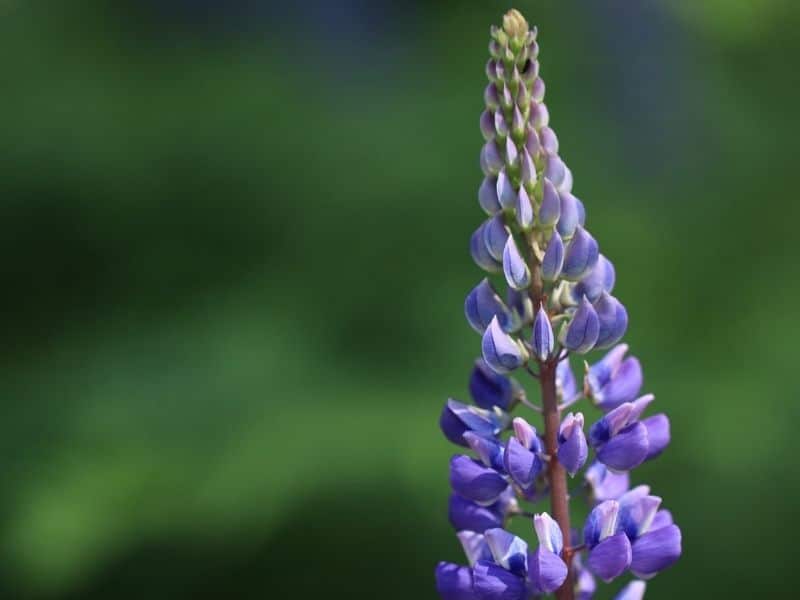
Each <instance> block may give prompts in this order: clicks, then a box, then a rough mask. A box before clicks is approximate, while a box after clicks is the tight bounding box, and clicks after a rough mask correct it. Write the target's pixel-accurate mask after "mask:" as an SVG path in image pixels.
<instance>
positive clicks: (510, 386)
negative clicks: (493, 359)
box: [469, 358, 524, 410]
mask: <svg viewBox="0 0 800 600" xmlns="http://www.w3.org/2000/svg"><path fill="white" fill-rule="evenodd" d="M469 393H470V395H471V396H472V399H473V400H474V401H475V404H477V405H478V406H480V407H481V408H486V409H492V408H493V407H495V406H497V407H498V408H501V409H502V410H509V409H510V408H512V407H513V405H514V403H515V402H516V401H517V399H519V398H520V397H521V396H523V395H524V392H523V391H522V388H520V386H519V384H518V383H517V382H516V381H514V380H513V379H512V378H510V377H507V376H506V375H501V374H499V373H495V372H494V371H493V370H492V369H490V368H489V365H487V364H486V361H484V360H483V359H482V358H479V359H477V360H476V361H475V367H474V368H473V369H472V373H471V374H470V377H469Z"/></svg>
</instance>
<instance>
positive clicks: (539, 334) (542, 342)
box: [531, 306, 555, 361]
mask: <svg viewBox="0 0 800 600" xmlns="http://www.w3.org/2000/svg"><path fill="white" fill-rule="evenodd" d="M531 342H532V344H531V345H532V346H533V353H534V355H535V356H536V358H538V359H539V360H541V361H545V360H547V359H548V358H549V357H550V354H551V353H552V352H553V348H554V347H555V336H554V335H553V326H552V325H551V324H550V318H549V317H548V316H547V312H545V310H544V308H542V307H541V306H540V307H539V310H538V311H537V312H536V318H535V319H534V321H533V339H532V340H531Z"/></svg>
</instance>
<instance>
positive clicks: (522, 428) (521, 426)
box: [511, 417, 544, 454]
mask: <svg viewBox="0 0 800 600" xmlns="http://www.w3.org/2000/svg"><path fill="white" fill-rule="evenodd" d="M511 424H512V426H513V428H514V437H515V438H517V441H518V442H519V443H520V444H522V446H523V448H527V449H528V450H531V451H532V452H535V453H537V454H538V453H540V452H542V449H543V448H544V446H543V444H542V440H541V438H540V437H539V435H538V434H537V433H536V428H535V427H534V426H533V425H531V424H530V423H528V422H527V421H526V420H525V419H523V418H522V417H515V418H514V420H513V421H512V422H511Z"/></svg>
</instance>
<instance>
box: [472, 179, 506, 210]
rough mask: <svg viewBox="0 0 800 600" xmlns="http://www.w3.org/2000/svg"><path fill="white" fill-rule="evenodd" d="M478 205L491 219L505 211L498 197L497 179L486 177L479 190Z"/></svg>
mask: <svg viewBox="0 0 800 600" xmlns="http://www.w3.org/2000/svg"><path fill="white" fill-rule="evenodd" d="M478 204H480V206H481V208H482V209H483V210H484V212H485V213H486V214H487V215H489V216H490V217H491V216H493V215H495V214H496V213H498V212H500V211H501V210H503V207H502V206H501V205H500V199H499V198H498V197H497V179H495V178H494V177H485V178H484V179H483V182H482V183H481V186H480V187H479V188H478Z"/></svg>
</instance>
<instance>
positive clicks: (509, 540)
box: [484, 527, 528, 575]
mask: <svg viewBox="0 0 800 600" xmlns="http://www.w3.org/2000/svg"><path fill="white" fill-rule="evenodd" d="M484 537H485V538H486V544H487V545H488V546H489V551H490V552H491V554H492V557H493V558H494V562H495V563H497V564H498V565H499V566H501V567H503V568H504V569H507V570H509V571H511V572H512V573H514V574H515V575H524V574H525V572H526V571H527V570H528V544H527V543H526V542H525V541H524V540H523V539H522V538H519V537H517V536H516V535H514V534H513V533H509V532H508V531H506V530H505V529H501V528H499V527H498V528H495V529H489V530H487V531H486V533H485V534H484Z"/></svg>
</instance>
